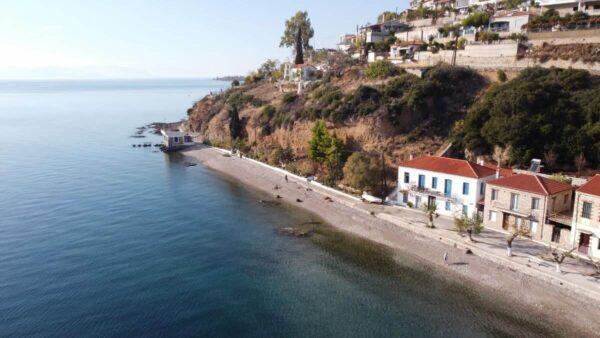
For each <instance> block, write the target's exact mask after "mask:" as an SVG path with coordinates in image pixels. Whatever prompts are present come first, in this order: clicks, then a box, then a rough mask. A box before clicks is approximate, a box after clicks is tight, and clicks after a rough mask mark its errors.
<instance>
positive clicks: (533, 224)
mask: <svg viewBox="0 0 600 338" xmlns="http://www.w3.org/2000/svg"><path fill="white" fill-rule="evenodd" d="M537 227H538V222H537V221H531V222H530V223H529V228H530V229H529V230H530V231H531V234H535V232H536V231H537Z"/></svg>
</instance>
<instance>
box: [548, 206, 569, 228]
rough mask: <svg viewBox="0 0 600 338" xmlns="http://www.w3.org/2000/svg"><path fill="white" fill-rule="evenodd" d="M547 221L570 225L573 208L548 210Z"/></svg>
mask: <svg viewBox="0 0 600 338" xmlns="http://www.w3.org/2000/svg"><path fill="white" fill-rule="evenodd" d="M548 221H549V222H550V221H552V222H556V223H559V224H563V225H568V226H571V222H572V221H573V210H564V211H561V212H556V211H553V212H549V213H548Z"/></svg>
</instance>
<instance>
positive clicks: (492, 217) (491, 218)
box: [488, 210, 498, 222]
mask: <svg viewBox="0 0 600 338" xmlns="http://www.w3.org/2000/svg"><path fill="white" fill-rule="evenodd" d="M496 217H498V215H497V213H496V212H495V211H491V210H490V215H489V216H488V219H489V220H490V221H492V222H496Z"/></svg>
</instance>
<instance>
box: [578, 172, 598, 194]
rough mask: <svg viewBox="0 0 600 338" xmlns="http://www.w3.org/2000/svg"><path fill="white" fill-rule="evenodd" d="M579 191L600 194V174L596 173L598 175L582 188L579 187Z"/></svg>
mask: <svg viewBox="0 0 600 338" xmlns="http://www.w3.org/2000/svg"><path fill="white" fill-rule="evenodd" d="M577 191H579V192H582V193H584V194H590V195H596V196H600V174H596V176H594V177H592V178H591V179H590V180H589V181H587V182H586V183H585V184H584V185H582V186H581V188H579V189H577Z"/></svg>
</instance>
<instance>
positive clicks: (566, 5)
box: [540, 0, 600, 16]
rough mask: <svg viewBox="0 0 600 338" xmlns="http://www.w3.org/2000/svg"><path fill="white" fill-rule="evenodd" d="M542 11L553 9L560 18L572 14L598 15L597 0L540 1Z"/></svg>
mask: <svg viewBox="0 0 600 338" xmlns="http://www.w3.org/2000/svg"><path fill="white" fill-rule="evenodd" d="M540 5H541V6H542V8H543V9H544V10H547V9H555V10H557V11H558V13H559V14H560V15H561V16H564V15H565V14H569V13H571V14H572V13H574V12H585V13H587V14H589V15H599V14H600V1H598V0H540Z"/></svg>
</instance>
